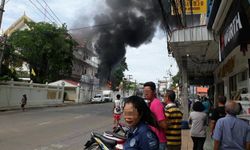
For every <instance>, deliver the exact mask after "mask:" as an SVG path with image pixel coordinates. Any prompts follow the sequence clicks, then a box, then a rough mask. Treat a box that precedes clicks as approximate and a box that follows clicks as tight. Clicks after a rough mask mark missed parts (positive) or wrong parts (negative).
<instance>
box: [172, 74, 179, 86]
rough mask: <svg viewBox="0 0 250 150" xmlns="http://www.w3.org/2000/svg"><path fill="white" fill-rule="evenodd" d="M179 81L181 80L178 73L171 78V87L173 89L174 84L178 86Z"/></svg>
mask: <svg viewBox="0 0 250 150" xmlns="http://www.w3.org/2000/svg"><path fill="white" fill-rule="evenodd" d="M180 79H181V74H180V72H178V73H177V74H176V75H175V76H173V77H172V80H173V83H172V85H171V87H173V88H175V87H176V84H179V81H180Z"/></svg>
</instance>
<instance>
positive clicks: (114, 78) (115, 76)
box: [111, 57, 128, 90]
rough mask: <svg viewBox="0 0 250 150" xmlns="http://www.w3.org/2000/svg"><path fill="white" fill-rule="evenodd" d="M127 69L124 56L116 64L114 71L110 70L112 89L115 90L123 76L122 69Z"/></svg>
mask: <svg viewBox="0 0 250 150" xmlns="http://www.w3.org/2000/svg"><path fill="white" fill-rule="evenodd" d="M125 70H128V66H127V63H126V58H125V57H124V58H123V59H122V60H121V61H120V63H119V64H118V65H117V66H116V68H115V69H114V71H112V72H111V82H112V89H113V90H117V87H119V85H120V83H121V81H122V79H123V77H124V71H125Z"/></svg>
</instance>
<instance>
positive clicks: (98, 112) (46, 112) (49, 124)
mask: <svg viewBox="0 0 250 150" xmlns="http://www.w3.org/2000/svg"><path fill="white" fill-rule="evenodd" d="M112 107H113V103H102V104H87V105H74V106H66V107H46V108H37V109H27V111H26V112H22V111H21V110H13V111H6V112H0V120H1V123H0V147H1V150H58V149H60V150H79V149H83V145H84V144H85V142H86V141H87V140H88V139H89V136H90V132H91V131H97V132H102V131H105V130H110V129H112V125H113V120H112Z"/></svg>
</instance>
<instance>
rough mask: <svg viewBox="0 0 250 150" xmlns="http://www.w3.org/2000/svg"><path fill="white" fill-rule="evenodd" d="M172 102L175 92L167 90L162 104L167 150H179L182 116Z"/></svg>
mask: <svg viewBox="0 0 250 150" xmlns="http://www.w3.org/2000/svg"><path fill="white" fill-rule="evenodd" d="M174 102H175V92H174V91H173V90H167V91H166V93H165V96H164V103H165V104H166V106H165V108H164V110H165V115H166V117H167V121H168V128H167V129H166V130H165V133H166V139H167V150H181V121H182V116H183V114H182V112H181V111H180V109H179V108H178V107H177V106H176V104H175V103H174Z"/></svg>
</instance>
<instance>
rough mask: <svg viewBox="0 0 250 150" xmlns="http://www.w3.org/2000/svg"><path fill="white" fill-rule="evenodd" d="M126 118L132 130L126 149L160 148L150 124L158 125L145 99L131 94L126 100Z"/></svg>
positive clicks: (154, 149) (144, 149) (145, 149)
mask: <svg viewBox="0 0 250 150" xmlns="http://www.w3.org/2000/svg"><path fill="white" fill-rule="evenodd" d="M123 113H124V119H125V121H126V122H127V124H128V126H129V127H130V130H129V132H128V139H127V141H126V143H125V144H124V149H125V150H158V146H159V140H158V138H157V136H156V135H155V134H154V133H153V132H152V131H151V129H150V128H149V125H150V126H154V127H158V125H157V122H156V121H155V119H154V117H153V115H152V113H151V111H150V109H149V108H148V106H147V104H146V103H145V101H144V99H143V98H141V97H138V96H131V97H129V98H128V100H127V101H126V102H125V106H124V112H123Z"/></svg>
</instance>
